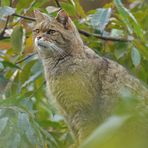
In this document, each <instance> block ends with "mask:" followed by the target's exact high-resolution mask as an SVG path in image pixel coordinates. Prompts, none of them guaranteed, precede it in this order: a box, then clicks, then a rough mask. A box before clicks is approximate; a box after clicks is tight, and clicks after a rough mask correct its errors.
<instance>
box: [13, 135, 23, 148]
mask: <svg viewBox="0 0 148 148" xmlns="http://www.w3.org/2000/svg"><path fill="white" fill-rule="evenodd" d="M13 138H14V139H13V140H12V142H11V148H19V145H20V142H21V136H20V134H18V133H16V134H15V136H14V137H13Z"/></svg>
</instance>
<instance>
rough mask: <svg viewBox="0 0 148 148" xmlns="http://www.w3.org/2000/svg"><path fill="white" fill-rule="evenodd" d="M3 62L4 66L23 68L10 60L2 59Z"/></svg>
mask: <svg viewBox="0 0 148 148" xmlns="http://www.w3.org/2000/svg"><path fill="white" fill-rule="evenodd" d="M1 63H2V64H3V66H4V67H10V68H17V69H21V68H20V67H19V66H17V65H15V64H13V63H11V62H8V61H2V62H1Z"/></svg>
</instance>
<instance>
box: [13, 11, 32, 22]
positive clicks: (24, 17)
mask: <svg viewBox="0 0 148 148" xmlns="http://www.w3.org/2000/svg"><path fill="white" fill-rule="evenodd" d="M13 16H16V17H20V18H23V19H26V20H30V21H35V18H32V17H28V16H23V15H19V14H16V13H14V14H13Z"/></svg>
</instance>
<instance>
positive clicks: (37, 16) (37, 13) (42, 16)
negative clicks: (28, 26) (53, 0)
mask: <svg viewBox="0 0 148 148" xmlns="http://www.w3.org/2000/svg"><path fill="white" fill-rule="evenodd" d="M34 15H35V19H36V21H37V22H38V23H39V22H41V21H43V20H48V19H49V17H48V16H47V15H46V14H43V13H41V12H40V11H39V10H34Z"/></svg>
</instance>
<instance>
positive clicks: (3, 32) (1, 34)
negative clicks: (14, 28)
mask: <svg viewBox="0 0 148 148" xmlns="http://www.w3.org/2000/svg"><path fill="white" fill-rule="evenodd" d="M0 5H1V1H0ZM9 6H10V7H11V6H12V0H10V4H9ZM9 19H10V16H7V19H6V23H5V26H4V28H3V30H2V32H1V33H0V39H1V38H5V37H4V34H5V30H6V29H7V26H8V23H9Z"/></svg>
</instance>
